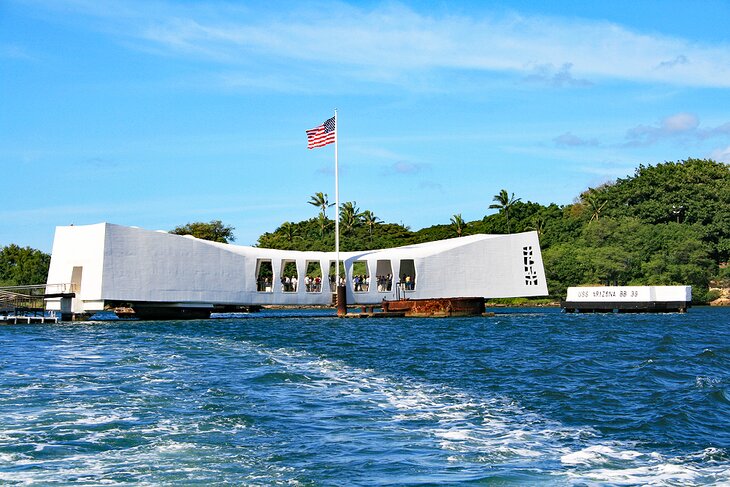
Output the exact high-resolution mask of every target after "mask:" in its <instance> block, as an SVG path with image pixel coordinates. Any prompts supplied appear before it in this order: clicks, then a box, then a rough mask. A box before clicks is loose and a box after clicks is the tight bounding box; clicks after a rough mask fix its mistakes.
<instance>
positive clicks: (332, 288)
mask: <svg viewBox="0 0 730 487" xmlns="http://www.w3.org/2000/svg"><path fill="white" fill-rule="evenodd" d="M328 276H329V283H330V291H332V292H335V291H336V290H337V285H336V283H335V261H334V260H331V261H330V270H329V274H328ZM346 280H347V278H346V277H345V263H344V262H342V261H340V284H343V285H344V284H345V281H346Z"/></svg>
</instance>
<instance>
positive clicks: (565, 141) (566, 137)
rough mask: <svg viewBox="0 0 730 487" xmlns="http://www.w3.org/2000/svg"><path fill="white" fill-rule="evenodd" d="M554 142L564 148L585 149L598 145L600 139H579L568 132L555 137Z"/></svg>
mask: <svg viewBox="0 0 730 487" xmlns="http://www.w3.org/2000/svg"><path fill="white" fill-rule="evenodd" d="M553 142H555V145H558V146H563V147H566V146H567V147H584V146H597V145H598V139H595V138H592V139H584V138H582V137H578V136H577V135H573V134H572V133H570V132H566V133H564V134H562V135H559V136H557V137H555V138H554V139H553Z"/></svg>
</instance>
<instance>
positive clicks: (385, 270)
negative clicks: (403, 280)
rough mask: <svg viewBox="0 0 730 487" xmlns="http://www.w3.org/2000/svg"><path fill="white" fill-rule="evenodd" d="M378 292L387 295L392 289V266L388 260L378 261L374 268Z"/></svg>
mask: <svg viewBox="0 0 730 487" xmlns="http://www.w3.org/2000/svg"><path fill="white" fill-rule="evenodd" d="M375 279H376V280H377V286H378V292H379V293H387V292H388V291H390V290H391V289H392V288H393V266H392V265H391V264H390V261H389V260H379V261H378V263H377V265H376V266H375Z"/></svg>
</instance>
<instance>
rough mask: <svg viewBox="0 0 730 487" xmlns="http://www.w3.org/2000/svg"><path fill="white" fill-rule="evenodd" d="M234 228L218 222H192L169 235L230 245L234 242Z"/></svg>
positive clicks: (177, 228)
mask: <svg viewBox="0 0 730 487" xmlns="http://www.w3.org/2000/svg"><path fill="white" fill-rule="evenodd" d="M233 230H235V228H234V227H229V226H226V225H223V222H221V221H220V220H212V221H210V222H209V223H204V222H193V223H188V224H185V225H182V226H179V227H176V228H175V229H174V230H171V231H170V233H174V234H175V235H192V236H193V237H197V238H202V239H203V240H211V241H213V242H221V243H230V242H233V241H235V240H236V238H235V237H234V236H233Z"/></svg>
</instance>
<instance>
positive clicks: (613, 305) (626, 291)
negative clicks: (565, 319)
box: [561, 286, 692, 313]
mask: <svg viewBox="0 0 730 487" xmlns="http://www.w3.org/2000/svg"><path fill="white" fill-rule="evenodd" d="M691 305H692V286H595V287H570V288H568V295H567V297H566V299H565V301H563V302H562V303H561V307H562V308H563V310H564V311H566V312H569V313H572V312H579V313H610V312H619V313H641V312H651V313H661V312H679V313H684V312H686V311H687V309H688V308H689V307H690V306H691Z"/></svg>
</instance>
